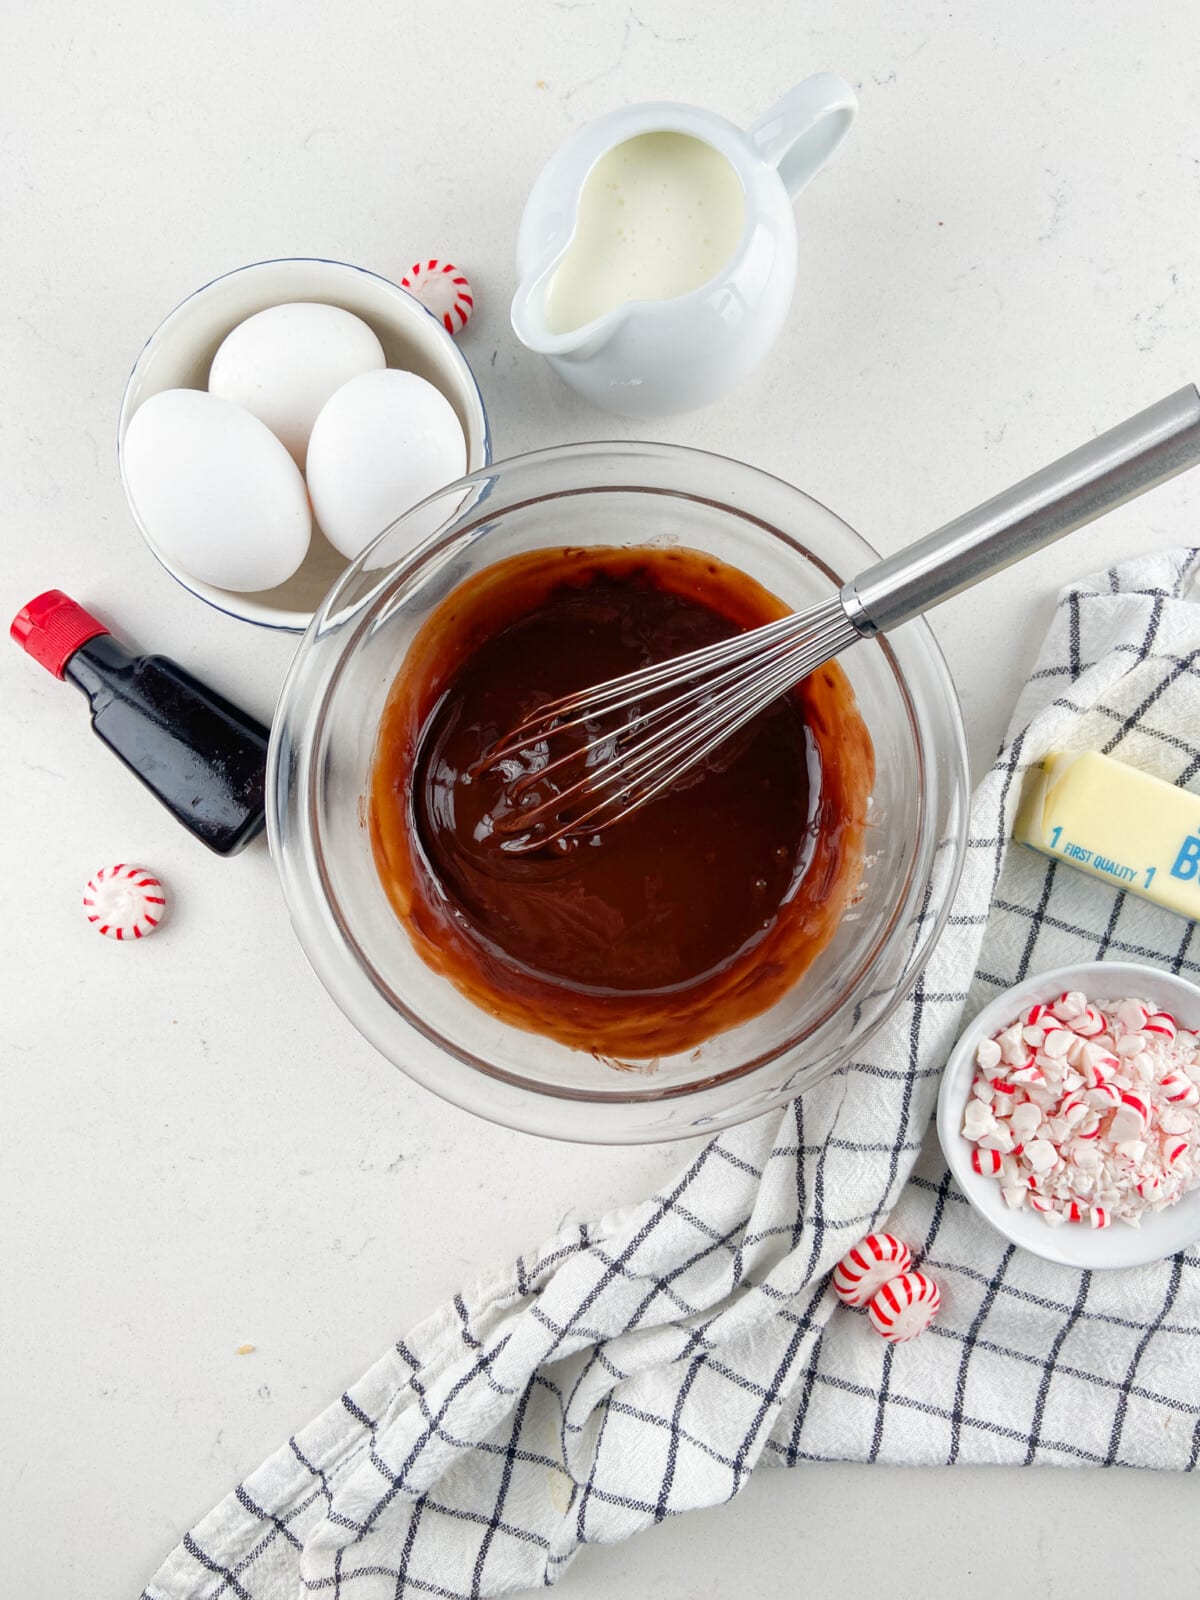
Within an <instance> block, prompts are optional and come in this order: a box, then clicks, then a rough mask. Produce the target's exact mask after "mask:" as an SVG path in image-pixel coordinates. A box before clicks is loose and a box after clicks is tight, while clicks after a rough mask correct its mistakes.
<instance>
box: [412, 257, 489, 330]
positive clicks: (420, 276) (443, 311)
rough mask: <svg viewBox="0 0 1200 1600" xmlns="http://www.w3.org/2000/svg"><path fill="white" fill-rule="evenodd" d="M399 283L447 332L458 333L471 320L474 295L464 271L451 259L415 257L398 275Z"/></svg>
mask: <svg viewBox="0 0 1200 1600" xmlns="http://www.w3.org/2000/svg"><path fill="white" fill-rule="evenodd" d="M400 287H401V288H402V289H407V290H408V292H409V294H411V295H412V296H413V298H414V299H415V300H419V301H420V302H421V304H422V305H423V306H424V307H425V309H426V311H432V312H433V314H434V316H435V317H436V318H437V319H438V321H439V322H440V323H441V324H442V325H443V327H444V328H445V330H446V332H447V333H458V332H459V330H460V329H462V328H465V327H466V325H467V323H468V322H469V321H470V320H471V312H472V311H473V310H474V308H475V297H474V295H473V294H472V293H471V285H470V282H469V281H468V279H467V276H466V274H465V273H462V272H460V271H459V270H458V268H457V267H456V266H455V265H454V263H453V262H452V261H439V260H438V258H437V257H436V256H431V257H430V259H429V260H428V261H414V263H413V264H412V266H411V267H409V269H408V271H407V272H406V273H405V274H404V276H403V277H402V278H401V279H400Z"/></svg>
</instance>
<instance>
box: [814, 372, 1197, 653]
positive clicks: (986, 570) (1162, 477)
mask: <svg viewBox="0 0 1200 1600" xmlns="http://www.w3.org/2000/svg"><path fill="white" fill-rule="evenodd" d="M1197 462H1200V392H1198V391H1197V389H1196V386H1195V384H1192V383H1189V384H1187V385H1186V386H1185V387H1184V388H1182V389H1180V390H1178V391H1177V393H1175V394H1172V395H1168V397H1167V398H1166V399H1165V400H1159V401H1158V402H1157V404H1155V405H1152V406H1148V407H1147V408H1146V410H1145V411H1139V412H1138V414H1137V416H1135V417H1130V418H1129V420H1128V421H1127V422H1122V423H1119V424H1118V426H1117V427H1115V428H1110V429H1109V430H1108V432H1107V433H1102V434H1101V435H1100V436H1099V438H1096V439H1093V440H1092V441H1091V443H1090V444H1085V445H1081V446H1080V448H1079V449H1078V450H1072V451H1071V453H1070V455H1066V456H1063V457H1062V458H1061V460H1058V461H1055V462H1052V463H1051V465H1050V466H1048V467H1043V468H1042V469H1041V471H1040V472H1035V473H1034V474H1033V475H1032V477H1029V478H1025V479H1023V480H1022V482H1020V483H1018V484H1015V485H1014V486H1013V487H1012V488H1011V489H1005V490H1004V491H1003V493H1001V494H998V495H995V496H993V498H992V499H991V500H985V501H984V503H983V504H982V505H980V506H976V507H975V509H974V510H973V511H968V512H966V513H965V514H964V515H963V516H961V517H956V518H955V519H954V521H953V522H947V523H946V524H945V526H944V527H941V528H938V529H937V530H936V531H935V532H933V533H930V534H927V535H926V537H925V538H924V539H919V540H918V541H917V543H916V544H912V545H909V546H908V547H907V549H905V550H902V551H900V553H899V554H898V555H894V556H889V557H888V559H887V560H886V561H881V562H879V563H878V565H877V566H874V567H871V568H869V569H868V570H867V571H866V572H864V573H862V574H860V576H859V577H857V578H855V579H854V580H853V582H851V583H848V584H847V585H846V586H845V588H844V589H843V590H842V596H841V598H842V604H843V606H844V607H845V610H846V614H847V616H848V617H849V618H850V621H851V622H852V623H853V624H854V626H855V627H856V628H857V629H858V631H859V633H862V634H872V633H884V632H886V631H887V630H888V629H889V628H894V627H897V626H898V625H899V624H900V623H902V622H907V621H908V620H909V618H910V617H915V616H919V615H920V614H921V613H922V612H924V611H928V610H929V609H930V608H931V607H932V606H936V605H938V604H939V603H940V602H941V601H943V600H948V599H949V598H950V597H951V595H955V594H959V593H960V592H961V591H962V590H963V589H969V588H970V587H971V585H972V584H975V583H979V582H980V580H981V579H983V578H988V577H990V576H991V575H992V573H994V572H999V571H1001V570H1002V568H1004V567H1007V566H1010V565H1011V564H1012V563H1013V562H1014V561H1018V560H1019V559H1020V558H1021V557H1022V556H1025V555H1029V554H1030V553H1031V552H1032V551H1034V550H1040V549H1041V548H1042V546H1043V545H1047V544H1051V543H1053V541H1054V540H1055V539H1061V538H1062V537H1063V535H1064V534H1067V533H1073V532H1074V531H1075V529H1076V528H1082V527H1083V525H1084V524H1085V523H1087V522H1091V521H1093V520H1094V519H1095V518H1096V517H1099V516H1103V514H1104V513H1105V512H1106V511H1112V510H1114V509H1115V508H1116V507H1117V506H1119V505H1123V504H1124V503H1125V501H1127V500H1132V499H1134V498H1135V497H1136V496H1137V495H1140V494H1145V492H1146V491H1147V489H1153V488H1155V487H1156V485H1158V484H1160V483H1165V482H1166V480H1167V479H1168V478H1173V477H1174V476H1175V474H1176V473H1177V472H1183V471H1184V470H1185V468H1187V467H1192V466H1195V465H1196V464H1197Z"/></svg>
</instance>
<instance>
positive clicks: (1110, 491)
mask: <svg viewBox="0 0 1200 1600" xmlns="http://www.w3.org/2000/svg"><path fill="white" fill-rule="evenodd" d="M1197 461H1200V392H1198V391H1197V389H1196V386H1195V385H1194V384H1188V385H1187V386H1186V387H1185V388H1182V389H1180V390H1178V392H1177V393H1175V394H1173V395H1170V396H1168V397H1167V398H1166V399H1165V400H1160V401H1159V402H1158V403H1157V404H1156V405H1153V406H1150V407H1148V408H1147V409H1146V410H1145V411H1141V412H1139V413H1138V414H1137V415H1136V416H1134V417H1131V418H1130V419H1129V420H1128V421H1126V422H1123V423H1121V424H1119V426H1117V427H1115V428H1112V429H1110V430H1109V431H1108V432H1107V433H1103V434H1101V435H1100V436H1099V437H1098V438H1096V439H1093V440H1092V441H1091V442H1090V443H1089V444H1085V445H1083V446H1082V447H1081V448H1080V449H1078V450H1074V451H1072V452H1071V453H1070V454H1069V455H1066V456H1063V457H1062V458H1061V459H1060V460H1058V461H1055V462H1054V463H1052V464H1051V465H1050V466H1048V467H1044V468H1042V470H1041V471H1040V472H1036V473H1034V474H1033V476H1032V477H1029V478H1025V479H1024V480H1023V481H1022V482H1020V483H1018V484H1016V485H1015V486H1014V487H1013V488H1011V489H1006V490H1004V491H1003V492H1002V493H1001V494H998V495H996V496H994V497H993V498H992V499H991V500H988V501H985V502H984V504H983V505H980V506H977V507H976V508H975V509H974V510H973V511H968V512H966V513H965V514H964V515H963V516H960V517H957V518H956V519H955V520H954V521H953V522H948V523H946V524H945V525H944V526H943V527H941V528H938V529H937V530H936V531H935V532H933V533H930V534H928V535H926V537H925V538H924V539H920V540H918V541H917V543H916V544H913V545H910V546H909V547H908V548H907V549H906V550H902V551H901V552H900V553H899V554H898V555H894V556H890V557H889V558H888V559H887V560H886V561H880V562H879V563H878V564H877V565H875V566H873V567H871V568H869V569H868V570H867V571H866V572H864V573H861V574H860V575H859V576H858V577H857V578H855V579H853V580H852V581H851V582H849V583H847V584H845V585H844V587H843V588H842V589H841V591H840V593H838V594H836V595H833V596H831V597H830V598H829V599H827V600H823V601H821V602H820V603H819V604H818V605H815V606H812V607H811V608H809V609H808V610H805V611H801V612H796V613H794V614H792V615H790V616H787V617H783V618H781V619H780V620H779V621H777V622H772V623H768V624H767V625H766V626H764V627H758V628H752V629H749V630H748V631H746V632H744V633H741V634H737V635H735V636H734V637H733V638H731V639H726V640H722V641H720V642H718V643H716V644H711V645H707V646H706V647H705V648H703V649H700V650H694V651H689V652H688V653H687V654H686V655H680V656H676V657H674V658H673V659H671V660H668V661H664V662H660V663H659V664H658V665H656V666H650V667H645V668H642V669H641V670H640V671H637V672H630V673H627V674H625V675H623V676H622V677H619V678H611V679H609V680H608V681H607V682H605V683H600V684H597V685H596V686H595V687H594V688H590V689H585V690H582V691H581V692H579V693H577V694H570V695H566V696H564V697H562V698H561V699H557V700H553V701H551V702H549V703H548V704H545V705H543V706H541V707H540V708H539V709H538V710H537V711H536V712H535V713H534V714H533V715H531V716H530V717H528V718H527V719H526V720H525V721H524V722H522V723H521V724H520V726H519V727H517V728H514V729H513V730H512V732H511V733H510V734H509V735H508V737H507V738H505V739H504V740H502V741H501V742H500V743H499V744H498V745H496V746H495V747H494V748H493V749H492V750H491V751H490V752H489V754H488V756H487V757H486V759H485V762H484V765H485V766H487V767H490V768H492V769H493V770H499V771H504V772H508V773H510V774H512V775H513V776H512V781H511V783H509V784H508V785H507V798H508V805H509V809H508V810H507V812H506V814H505V815H504V816H503V817H501V818H498V819H497V821H496V824H495V825H496V828H497V831H498V832H500V833H502V834H506V835H508V836H509V837H508V839H507V840H506V845H505V847H506V849H508V850H510V851H513V852H516V853H521V852H524V851H528V850H534V849H541V848H544V847H545V846H547V845H551V844H554V843H555V842H556V841H560V840H568V841H569V840H573V839H578V838H583V837H588V836H591V835H594V834H597V833H600V832H602V831H604V830H605V829H607V828H611V827H614V826H615V825H616V824H618V823H620V822H621V821H623V820H624V819H625V818H626V817H628V816H629V815H630V814H631V813H632V812H634V811H636V810H638V809H639V808H640V807H641V806H644V805H646V804H647V802H649V801H650V800H653V799H654V797H655V796H656V795H659V794H662V793H663V792H664V791H665V790H667V789H669V788H671V787H672V786H673V785H674V784H676V783H678V782H679V781H680V779H681V778H683V777H684V776H685V775H686V774H687V773H688V772H690V771H691V770H692V769H693V768H694V767H696V766H697V765H698V764H699V763H700V762H702V761H704V760H706V758H708V757H709V756H710V755H712V754H713V752H714V751H716V750H717V749H718V748H719V747H720V746H721V745H722V744H724V742H725V741H726V740H727V739H729V738H731V737H732V736H733V735H734V734H735V733H736V732H737V730H738V729H739V728H742V727H744V726H745V724H746V723H748V722H749V721H751V719H752V718H754V717H755V716H757V715H758V713H759V712H760V711H762V710H764V709H765V708H766V707H767V706H768V705H770V703H771V702H772V701H773V700H774V699H775V698H776V697H777V696H779V695H781V694H784V693H786V692H787V690H789V689H790V688H792V687H793V686H794V685H796V684H798V683H799V682H800V681H801V680H802V679H803V678H806V677H807V676H808V675H809V674H810V673H812V672H815V671H816V670H817V669H818V668H819V667H821V666H823V665H824V663H825V662H827V661H830V660H831V659H832V658H833V657H834V656H836V655H838V654H840V653H841V651H843V650H845V649H846V648H847V647H848V646H850V645H851V644H854V643H855V642H856V641H858V640H859V639H864V638H870V637H871V636H872V635H874V634H877V633H886V632H887V631H888V630H889V629H891V628H895V627H898V626H899V625H900V624H901V623H902V622H907V621H909V620H910V618H912V617H916V616H920V615H921V614H922V613H923V612H925V611H928V610H929V609H930V608H931V607H933V606H935V605H938V604H940V602H941V601H943V600H948V599H949V598H950V597H951V596H952V595H956V594H959V593H961V591H962V590H964V589H967V588H970V587H971V586H972V585H973V584H976V583H979V582H980V581H981V580H982V579H984V578H987V577H990V576H991V575H992V574H993V573H995V572H999V571H1000V570H1001V569H1002V568H1004V567H1007V566H1010V565H1011V564H1012V563H1013V562H1015V561H1018V560H1019V559H1020V558H1021V557H1022V556H1025V555H1028V554H1030V553H1031V552H1032V551H1034V550H1039V549H1041V548H1042V547H1043V546H1044V545H1047V544H1050V543H1052V542H1053V541H1054V540H1055V539H1060V538H1062V537H1063V535H1064V534H1068V533H1072V532H1073V531H1074V530H1075V529H1076V528H1081V527H1083V525H1084V524H1085V523H1088V522H1092V521H1094V520H1095V518H1097V517H1100V516H1102V515H1103V514H1104V513H1105V512H1107V511H1111V510H1113V509H1114V508H1115V507H1117V506H1119V505H1122V504H1124V503H1125V502H1126V501H1128V500H1132V499H1134V498H1135V497H1136V496H1137V495H1140V494H1144V493H1145V492H1146V491H1147V490H1148V489H1152V488H1154V487H1155V486H1156V485H1158V484H1160V483H1164V482H1165V481H1166V480H1167V479H1168V478H1171V477H1173V476H1174V475H1175V474H1176V473H1178V472H1182V471H1184V470H1185V469H1186V468H1188V467H1191V466H1194V465H1195V464H1196V463H1197ZM547 791H549V794H548V796H547ZM527 796H532V797H533V802H534V803H531V804H528V805H526V804H523V801H524V799H525V798H526V797H527Z"/></svg>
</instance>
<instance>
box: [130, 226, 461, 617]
mask: <svg viewBox="0 0 1200 1600" xmlns="http://www.w3.org/2000/svg"><path fill="white" fill-rule="evenodd" d="M297 300H314V301H319V302H321V303H323V304H325V305H332V306H341V307H342V308H343V310H345V311H352V312H353V313H354V315H355V316H356V317H361V318H362V320H363V321H364V322H365V323H367V324H368V325H369V326H370V327H371V328H373V329H374V330H375V334H376V336H377V337H378V339H379V342H380V344H382V346H383V351H384V355H385V356H386V357H387V363H388V366H389V367H403V368H407V370H408V371H410V372H415V373H418V374H419V375H420V376H421V377H422V378H426V379H427V380H428V381H429V382H430V383H432V384H434V385H435V386H436V387H437V388H438V389H440V390H441V392H442V393H443V394H444V395H445V396H446V398H447V400H449V402H450V404H451V405H452V406H453V407H454V410H455V413H456V415H457V416H458V420H459V421H460V422H461V423H462V427H463V432H464V434H465V435H466V440H467V470H468V472H475V471H477V470H478V469H479V468H480V467H486V466H487V465H488V463H489V462H490V461H491V459H492V444H491V437H490V435H489V432H488V421H487V413H486V412H485V410H484V406H483V398H482V396H481V395H480V393H479V386H478V384H477V383H476V382H475V378H474V375H473V373H472V372H471V369H470V367H469V366H468V365H467V362H466V360H465V358H464V356H463V354H462V352H461V350H459V348H458V346H457V345H456V344H455V342H454V340H453V339H452V338H451V337H450V335H449V334H448V333H447V332H446V330H445V328H444V327H443V326H442V324H441V323H440V322H439V321H438V319H437V318H436V317H434V316H432V315H431V314H430V313H429V312H428V311H426V309H425V307H424V306H423V305H421V303H420V301H418V300H416V299H414V298H413V296H412V295H410V294H408V293H407V292H406V291H405V290H404V289H401V288H400V286H399V285H398V284H395V283H389V281H388V280H387V279H386V278H381V277H380V276H379V275H378V274H377V273H374V272H368V271H367V270H366V268H364V267H354V266H350V265H349V264H348V263H346V262H344V261H321V260H317V259H310V258H307V257H295V258H292V259H288V260H282V261H257V262H254V263H253V264H252V265H251V266H248V267H239V268H237V270H236V271H234V272H227V273H225V275H224V276H223V277H220V278H214V279H213V281H212V282H211V283H207V284H205V286H204V287H203V288H202V289H197V290H196V292H195V293H194V294H192V295H189V296H188V298H187V299H186V300H184V301H183V302H182V304H180V305H177V306H176V307H175V309H174V311H172V312H171V314H170V315H169V316H168V317H166V318H165V319H164V321H163V322H161V323H160V324H159V326H158V327H157V328H156V329H155V331H154V333H153V334H152V335H151V336H150V339H149V341H148V342H147V344H146V347H145V349H144V350H143V351H142V353H141V355H140V356H139V357H138V358H137V361H136V363H135V365H134V368H133V371H132V372H131V373H130V375H129V382H128V383H127V384H126V386H125V397H124V399H123V400H122V402H121V417H120V422H119V423H118V426H117V460H118V463H119V465H120V470H121V484H122V487H123V488H124V490H125V498H126V500H127V501H128V502H129V509H130V511H131V512H132V514H133V520H134V522H135V523H136V524H137V527H138V531H139V532H140V533H141V535H142V538H143V539H145V541H146V543H147V545H149V547H150V550H151V551H152V553H153V554H154V555H155V556H156V557H157V558H158V560H159V561H160V562H161V563H162V565H163V566H164V567H165V568H166V569H167V571H168V572H169V573H170V574H171V576H172V577H173V578H176V579H177V580H178V581H179V582H180V583H181V584H182V585H183V587H184V588H185V589H188V590H189V591H190V592H191V593H192V594H194V595H197V596H199V598H200V599H201V600H206V601H207V602H208V604H209V605H210V606H216V608H217V609H218V611H224V612H226V613H228V615H230V616H233V617H240V618H242V620H243V621H245V622H254V623H258V624H259V626H261V627H266V628H282V629H284V630H286V631H288V632H292V633H302V632H303V631H304V629H305V628H306V627H307V626H308V624H309V622H310V621H311V620H312V614H313V612H314V611H315V610H316V608H317V606H318V605H319V604H320V602H321V600H322V599H323V598H324V596H325V594H326V593H327V592H328V590H329V588H330V587H331V585H332V584H333V583H334V582H335V580H336V579H337V578H338V577H340V576H341V574H342V573H343V572H344V571H345V569H346V567H347V566H348V565H349V563H348V562H347V560H346V558H345V556H343V555H340V554H339V553H338V552H337V551H336V550H335V549H334V548H333V547H332V545H330V544H329V543H327V541H326V540H325V539H324V537H323V536H322V535H321V534H320V532H319V531H318V530H316V529H314V530H313V539H312V544H311V545H310V547H309V551H308V555H307V556H306V557H305V558H304V562H303V564H302V566H301V567H300V570H299V571H298V572H296V573H294V574H293V575H292V577H290V578H289V579H288V580H287V582H286V583H281V584H279V585H278V586H277V587H276V588H274V589H266V590H262V591H260V592H259V593H256V594H237V593H234V592H233V591H232V590H229V589H218V588H216V587H214V586H213V585H212V584H207V583H201V582H200V581H199V580H198V579H197V578H193V577H191V576H190V575H189V574H188V573H186V572H184V571H183V570H182V569H181V568H179V567H177V566H176V565H175V564H174V563H173V562H172V561H170V560H168V558H167V557H166V556H165V555H164V554H163V552H162V551H161V550H160V549H159V548H158V546H157V545H156V544H155V542H154V539H153V538H152V536H151V534H150V532H149V530H148V529H147V528H146V526H145V524H144V522H143V521H142V519H141V517H140V515H139V514H138V508H137V505H136V504H135V503H134V499H133V496H132V495H131V494H130V492H129V481H128V479H127V478H126V475H125V432H126V430H127V428H128V427H129V421H130V418H131V417H132V416H133V414H134V412H135V411H136V410H137V408H138V407H139V406H140V405H141V404H142V402H143V401H144V400H148V399H149V398H150V396H151V395H152V394H158V393H159V392H160V391H161V390H163V389H205V388H207V387H208V369H209V367H210V366H211V365H212V358H213V356H214V355H215V354H216V353H217V348H218V346H219V345H220V343H221V341H222V340H223V339H224V338H225V335H226V334H227V333H229V332H230V331H231V329H233V328H235V327H237V325H238V323H239V322H244V321H245V320H246V318H247V317H250V316H253V315H254V313H255V312H256V311H265V310H266V308H267V307H268V306H277V305H285V304H288V303H289V302H292V301H297ZM380 531H382V530H380Z"/></svg>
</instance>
